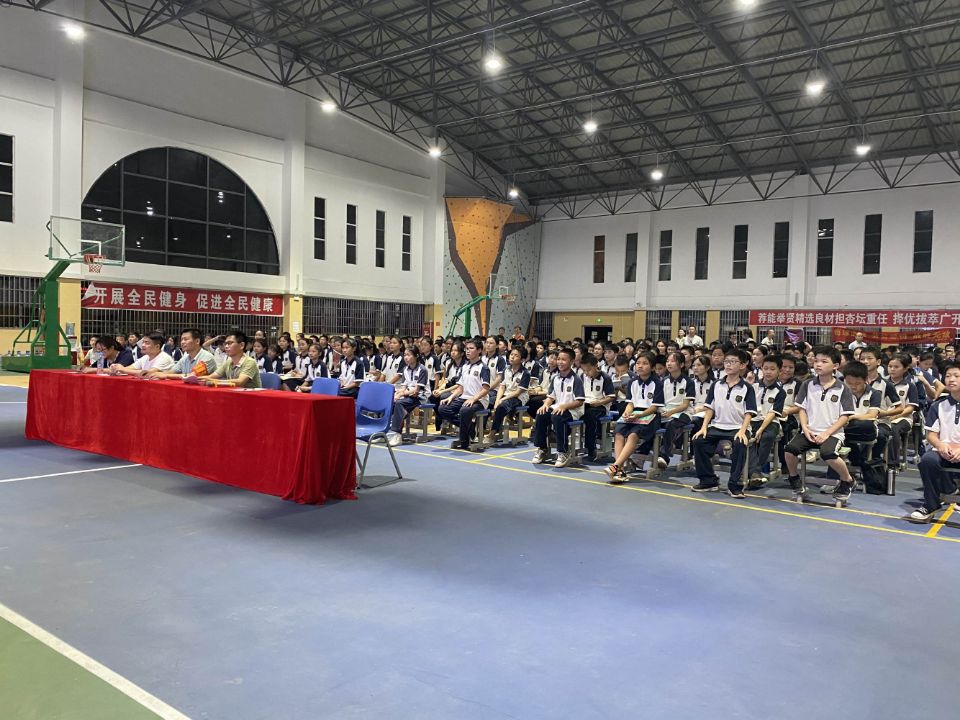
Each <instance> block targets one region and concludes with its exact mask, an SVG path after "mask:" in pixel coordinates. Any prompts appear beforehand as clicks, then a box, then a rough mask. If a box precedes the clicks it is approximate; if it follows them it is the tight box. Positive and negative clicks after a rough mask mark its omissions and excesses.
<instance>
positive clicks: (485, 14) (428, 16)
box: [0, 0, 960, 204]
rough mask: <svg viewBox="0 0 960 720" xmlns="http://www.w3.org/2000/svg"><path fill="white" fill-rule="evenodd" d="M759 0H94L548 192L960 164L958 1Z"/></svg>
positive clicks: (25, 0) (561, 194) (184, 45)
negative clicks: (908, 163) (921, 162)
mask: <svg viewBox="0 0 960 720" xmlns="http://www.w3.org/2000/svg"><path fill="white" fill-rule="evenodd" d="M0 3H5V4H15V5H22V6H29V7H33V8H34V9H39V10H43V11H46V12H53V13H58V14H69V13H68V12H67V11H66V10H65V9H64V6H62V5H61V4H60V1H59V0H14V2H12V3H11V2H9V1H8V0H0ZM743 4H744V3H743V2H741V0H704V1H697V0H626V1H625V0H619V1H618V0H579V1H573V0H526V1H523V0H517V1H510V2H508V1H506V0H476V1H470V0H286V1H285V0H275V1H273V0H270V1H268V0H152V1H151V0H138V1H137V2H129V1H126V0H96V1H94V0H90V1H89V2H88V3H87V21H88V22H90V23H92V24H97V25H101V26H105V27H109V28H111V29H113V30H118V31H120V32H125V33H128V34H131V35H136V36H138V37H140V38H142V39H144V40H147V41H151V42H156V43H159V44H162V45H165V46H167V47H172V48H175V49H177V50H179V51H182V52H186V53H190V54H192V55H195V56H200V57H204V58H206V59H208V60H210V61H213V62H217V63H220V64H223V65H227V66H230V67H233V68H235V69H238V70H241V71H242V72H245V73H248V74H253V75H257V76H259V77H262V78H265V79H268V80H270V81H272V82H276V83H278V84H281V85H284V86H289V87H293V88H297V89H299V90H301V91H302V92H305V93H307V94H309V95H311V96H313V97H317V98H324V97H330V98H333V100H334V101H335V102H336V103H337V105H338V107H339V111H340V112H348V113H351V114H353V115H356V116H357V117H361V118H363V119H364V120H366V121H367V122H371V123H373V124H375V125H377V126H379V127H380V128H382V129H385V130H387V131H388V132H392V133H394V134H397V135H398V136H400V137H402V138H403V139H404V140H406V141H408V142H411V143H414V144H415V145H418V146H420V147H423V148H424V149H426V148H427V147H429V146H430V145H433V144H434V143H435V142H438V143H439V145H440V146H441V147H442V148H443V151H444V156H443V159H444V160H445V161H446V162H448V163H450V164H451V165H452V166H455V167H456V168H457V169H458V170H460V171H461V172H465V173H466V174H468V175H470V176H472V177H473V178H474V179H476V180H477V181H478V182H480V183H481V184H484V183H487V185H486V186H487V187H490V188H491V190H492V192H493V193H494V194H497V193H499V194H502V193H504V192H505V190H506V187H505V186H504V182H506V183H507V184H508V185H509V184H515V185H516V186H517V187H519V188H520V189H521V191H522V193H523V194H524V195H525V196H526V201H527V202H529V203H531V204H538V203H549V202H556V201H557V200H558V199H563V198H572V197H575V196H590V195H593V196H597V195H605V194H609V193H613V192H618V191H626V190H636V189H643V188H647V189H650V188H652V187H655V186H656V185H658V183H656V182H654V181H653V180H651V178H650V175H649V173H650V172H651V170H653V168H655V167H658V166H659V167H660V168H662V169H663V170H664V172H665V177H664V179H663V180H662V181H661V183H659V184H664V183H670V184H683V183H693V184H696V185H697V186H698V187H702V186H703V184H704V183H709V182H711V181H713V180H716V179H717V178H742V179H744V180H745V181H748V182H750V183H751V184H754V187H755V188H757V189H758V192H760V191H761V188H759V187H758V184H759V183H760V182H761V181H760V180H757V178H758V177H761V176H766V177H767V180H765V181H764V182H769V177H770V174H771V173H774V174H776V173H780V174H785V176H787V177H789V176H791V175H792V174H796V173H809V174H810V175H811V177H812V179H813V180H814V182H816V183H817V184H818V186H821V190H822V191H823V192H827V191H828V186H829V180H826V179H825V176H826V175H827V174H828V173H830V172H835V169H836V166H839V165H844V164H849V163H851V162H872V163H874V164H876V165H878V166H881V165H882V161H885V160H887V159H891V158H899V157H906V156H939V157H940V158H941V159H943V160H945V161H946V162H948V163H950V164H951V165H952V166H953V167H954V169H955V170H956V171H957V172H958V173H960V166H958V159H960V158H958V155H957V151H958V139H960V129H958V127H957V124H956V121H957V109H958V108H957V103H958V99H960V2H957V0H835V1H834V0H756V2H755V3H754V4H753V7H752V8H749V9H745V8H744V7H742V5H743ZM91 18H93V19H91ZM491 52H495V53H496V54H497V55H498V56H499V57H500V58H501V59H502V62H503V67H502V69H501V70H500V71H499V72H497V73H496V74H491V73H490V72H488V71H487V70H486V69H485V68H484V60H485V58H486V57H487V56H488V55H489V54H490V53H491ZM811 79H820V80H822V81H823V82H824V83H825V88H824V90H823V93H822V95H820V96H819V97H811V96H810V95H809V94H808V93H807V92H806V90H805V85H806V83H807V82H808V81H809V80H811ZM589 118H593V119H594V120H595V121H596V122H597V124H598V126H599V127H598V130H597V131H596V132H594V133H592V134H588V133H586V132H585V131H584V128H583V124H584V122H585V120H587V119H589ZM435 138H438V140H435ZM857 144H868V145H870V147H871V151H870V153H869V155H867V156H866V157H865V158H858V157H856V156H855V153H854V147H855V146H856V145H857ZM831 168H833V170H831ZM878 171H879V170H878ZM498 174H499V175H500V176H502V178H501V179H500V181H499V183H493V182H492V179H493V178H494V177H495V176H496V175H498ZM755 183H756V184H755ZM494 185H496V187H494Z"/></svg>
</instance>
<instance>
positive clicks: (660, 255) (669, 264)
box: [657, 230, 673, 282]
mask: <svg viewBox="0 0 960 720" xmlns="http://www.w3.org/2000/svg"><path fill="white" fill-rule="evenodd" d="M664 257H666V260H664ZM672 276H673V230H661V231H660V241H659V243H658V245H657V282H670V278H671V277H672Z"/></svg>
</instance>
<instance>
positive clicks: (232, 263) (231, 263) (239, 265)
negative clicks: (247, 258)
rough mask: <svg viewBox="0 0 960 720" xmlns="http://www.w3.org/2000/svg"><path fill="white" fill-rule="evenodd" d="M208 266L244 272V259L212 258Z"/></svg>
mask: <svg viewBox="0 0 960 720" xmlns="http://www.w3.org/2000/svg"><path fill="white" fill-rule="evenodd" d="M207 267H208V268H210V269H211V270H232V271H234V272H244V265H243V261H241V260H218V259H217V258H210V259H209V260H207Z"/></svg>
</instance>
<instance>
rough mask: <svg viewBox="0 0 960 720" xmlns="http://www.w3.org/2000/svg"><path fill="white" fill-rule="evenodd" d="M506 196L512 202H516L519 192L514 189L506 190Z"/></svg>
mask: <svg viewBox="0 0 960 720" xmlns="http://www.w3.org/2000/svg"><path fill="white" fill-rule="evenodd" d="M507 195H509V196H510V197H511V198H513V199H514V200H516V199H517V198H518V197H520V191H519V190H517V189H516V188H515V187H512V188H510V189H509V190H507Z"/></svg>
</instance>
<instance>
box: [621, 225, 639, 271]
mask: <svg viewBox="0 0 960 720" xmlns="http://www.w3.org/2000/svg"><path fill="white" fill-rule="evenodd" d="M623 281H624V282H636V281H637V233H627V252H626V255H625V257H624V260H623Z"/></svg>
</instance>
